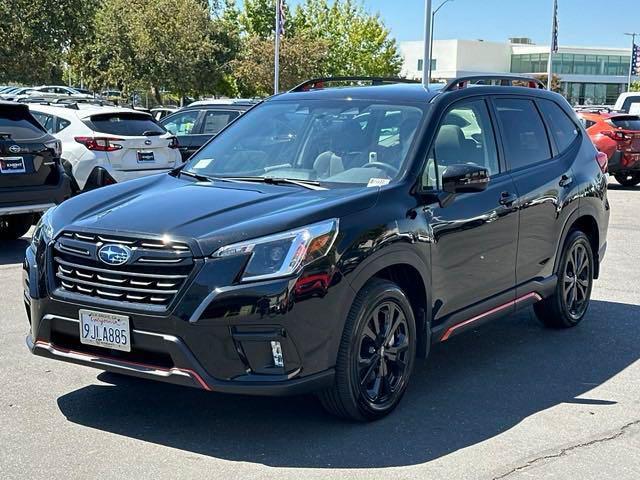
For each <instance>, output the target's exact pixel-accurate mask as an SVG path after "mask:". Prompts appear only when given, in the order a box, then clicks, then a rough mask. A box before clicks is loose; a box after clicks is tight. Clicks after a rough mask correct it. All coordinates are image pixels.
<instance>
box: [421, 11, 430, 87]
mask: <svg viewBox="0 0 640 480" xmlns="http://www.w3.org/2000/svg"><path fill="white" fill-rule="evenodd" d="M431 37H432V35H431V0H424V45H423V50H422V58H423V59H424V62H426V61H427V60H429V58H428V57H430V55H431V44H430V43H429V41H430V39H431ZM424 62H423V64H422V86H423V87H424V88H429V76H428V75H425V72H426V69H427V66H426V65H425V64H424Z"/></svg>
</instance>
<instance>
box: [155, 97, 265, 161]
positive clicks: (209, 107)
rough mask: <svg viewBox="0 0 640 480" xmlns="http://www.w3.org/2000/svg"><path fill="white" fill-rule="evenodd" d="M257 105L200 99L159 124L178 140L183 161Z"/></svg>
mask: <svg viewBox="0 0 640 480" xmlns="http://www.w3.org/2000/svg"><path fill="white" fill-rule="evenodd" d="M256 103H257V102H256V101H253V100H245V99H230V100H200V101H197V102H193V103H192V104H190V105H189V106H187V107H185V108H182V109H180V110H178V111H177V112H175V113H172V114H170V115H167V116H166V117H164V118H162V120H160V125H162V126H163V127H164V128H166V129H167V130H168V131H169V132H171V133H173V134H174V135H175V136H176V137H177V138H178V143H179V144H180V147H179V148H180V154H181V155H182V159H183V160H185V161H186V160H188V159H189V157H190V156H191V155H193V153H194V152H196V151H197V150H198V149H200V148H201V147H202V146H203V145H204V144H205V143H207V142H208V141H209V140H211V138H213V137H215V136H216V135H217V134H218V133H219V132H220V131H221V130H222V129H223V128H224V127H226V126H227V125H228V124H229V123H231V122H232V121H233V120H235V119H236V118H238V117H239V116H240V115H242V114H243V113H244V112H246V111H247V110H249V109H250V108H251V107H252V106H254V105H255V104H256Z"/></svg>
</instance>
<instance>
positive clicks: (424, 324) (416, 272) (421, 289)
mask: <svg viewBox="0 0 640 480" xmlns="http://www.w3.org/2000/svg"><path fill="white" fill-rule="evenodd" d="M380 253H381V254H379V255H376V256H375V258H372V259H371V260H370V261H368V262H367V263H366V265H364V266H363V267H362V268H361V269H359V270H358V272H357V273H356V275H355V276H354V277H353V279H352V280H351V287H352V288H353V290H354V291H355V292H359V291H360V289H361V288H362V287H363V286H364V285H365V284H366V283H367V282H368V281H369V280H371V279H372V278H382V279H385V280H389V281H392V282H394V283H395V284H397V285H398V286H399V287H400V288H401V289H402V291H403V292H404V293H405V294H406V295H407V298H408V299H409V303H410V304H411V307H412V309H413V314H414V317H415V320H416V332H417V333H418V338H417V342H418V349H417V355H418V356H419V357H422V358H424V357H426V356H427V354H428V352H429V347H430V344H431V308H429V298H430V296H429V292H430V284H431V282H430V276H429V274H428V269H427V267H426V265H425V263H424V260H423V259H422V258H421V257H420V256H419V255H418V254H417V253H415V252H412V251H410V250H405V249H394V250H391V251H387V252H380ZM420 266H422V268H420Z"/></svg>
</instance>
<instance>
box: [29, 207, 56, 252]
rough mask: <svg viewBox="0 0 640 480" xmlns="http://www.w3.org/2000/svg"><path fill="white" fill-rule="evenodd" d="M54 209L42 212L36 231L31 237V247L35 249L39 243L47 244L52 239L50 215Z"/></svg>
mask: <svg viewBox="0 0 640 480" xmlns="http://www.w3.org/2000/svg"><path fill="white" fill-rule="evenodd" d="M55 208H56V207H51V208H50V209H49V210H47V211H46V212H44V214H43V215H42V217H40V220H38V223H37V224H36V229H35V230H34V232H33V237H31V245H33V248H35V249H37V248H38V245H39V244H40V243H41V242H44V243H49V242H50V241H51V239H52V238H53V226H52V225H51V214H52V213H53V210H55Z"/></svg>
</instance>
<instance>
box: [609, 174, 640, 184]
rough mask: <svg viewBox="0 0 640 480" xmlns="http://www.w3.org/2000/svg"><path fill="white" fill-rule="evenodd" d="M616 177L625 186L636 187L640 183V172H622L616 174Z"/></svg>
mask: <svg viewBox="0 0 640 480" xmlns="http://www.w3.org/2000/svg"><path fill="white" fill-rule="evenodd" d="M614 178H615V179H616V180H617V181H618V183H619V184H620V185H622V186H623V187H635V186H636V185H638V184H639V183H640V173H631V174H624V175H623V174H621V173H618V174H617V175H614Z"/></svg>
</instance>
